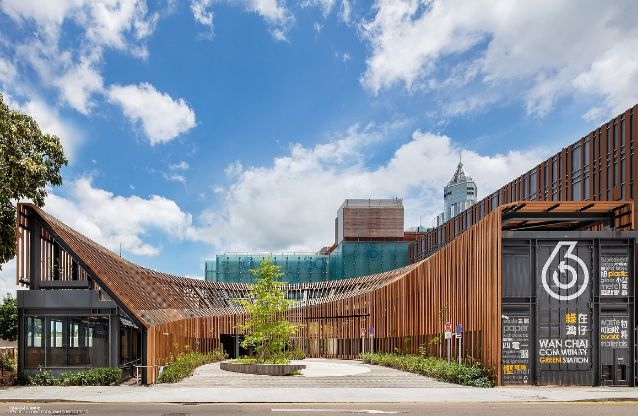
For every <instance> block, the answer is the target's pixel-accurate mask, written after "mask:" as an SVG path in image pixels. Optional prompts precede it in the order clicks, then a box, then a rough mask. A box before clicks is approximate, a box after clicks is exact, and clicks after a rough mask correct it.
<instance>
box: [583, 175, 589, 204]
mask: <svg viewBox="0 0 638 416" xmlns="http://www.w3.org/2000/svg"><path fill="white" fill-rule="evenodd" d="M583 188H584V189H583V196H584V198H583V199H584V200H585V201H587V200H589V177H585V179H584V180H583Z"/></svg>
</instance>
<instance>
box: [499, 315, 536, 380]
mask: <svg viewBox="0 0 638 416" xmlns="http://www.w3.org/2000/svg"><path fill="white" fill-rule="evenodd" d="M501 325H502V334H503V348H502V349H501V362H502V363H503V377H502V380H503V384H506V385H507V384H531V381H530V378H531V377H530V371H531V360H530V357H529V350H530V318H529V316H519V317H506V318H505V317H504V318H503V320H502V321H501Z"/></svg>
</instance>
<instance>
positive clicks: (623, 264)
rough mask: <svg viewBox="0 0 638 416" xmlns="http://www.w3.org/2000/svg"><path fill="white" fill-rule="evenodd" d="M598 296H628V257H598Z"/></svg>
mask: <svg viewBox="0 0 638 416" xmlns="http://www.w3.org/2000/svg"><path fill="white" fill-rule="evenodd" d="M599 287H600V296H628V295H629V257H628V256H605V255H601V256H600V286H599Z"/></svg>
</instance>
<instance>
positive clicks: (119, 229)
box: [46, 177, 201, 256]
mask: <svg viewBox="0 0 638 416" xmlns="http://www.w3.org/2000/svg"><path fill="white" fill-rule="evenodd" d="M66 187H67V188H68V189H69V191H70V193H69V196H68V197H67V198H63V197H61V196H58V195H56V194H55V193H53V192H51V193H49V196H48V197H47V199H46V211H47V212H48V213H50V214H51V215H53V216H54V217H56V218H58V219H59V220H60V221H62V222H64V223H65V224H67V225H69V226H70V227H72V228H74V229H75V230H77V231H79V232H80V233H82V234H84V235H85V236H87V237H88V238H90V239H92V240H94V241H96V242H98V243H99V244H102V245H103V246H105V247H106V248H108V249H110V250H113V251H117V250H118V249H119V247H120V244H122V249H123V250H126V251H128V252H130V253H133V254H135V255H140V256H156V255H158V254H159V253H160V252H161V250H162V245H161V243H157V244H155V245H153V244H150V243H148V242H146V241H145V236H146V235H147V234H148V233H150V232H152V231H159V232H161V233H163V234H164V235H166V236H167V237H168V238H171V239H174V240H176V241H182V240H197V239H198V238H199V237H198V236H200V235H201V234H200V233H199V232H198V231H197V230H196V229H195V227H194V226H193V223H192V216H191V215H190V214H188V213H185V212H183V211H182V210H181V209H180V208H179V207H178V206H177V204H176V203H175V202H174V201H172V200H170V199H167V198H164V197H161V196H157V195H152V196H150V197H149V198H147V199H144V198H141V197H139V196H136V195H133V196H130V197H128V198H127V197H123V196H117V195H114V194H113V193H111V192H107V191H105V190H102V189H98V188H95V187H94V186H93V184H92V178H90V177H83V178H80V179H77V180H75V181H71V182H70V183H68V184H67V185H66Z"/></svg>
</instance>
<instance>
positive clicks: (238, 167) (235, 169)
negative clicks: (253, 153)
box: [224, 160, 244, 178]
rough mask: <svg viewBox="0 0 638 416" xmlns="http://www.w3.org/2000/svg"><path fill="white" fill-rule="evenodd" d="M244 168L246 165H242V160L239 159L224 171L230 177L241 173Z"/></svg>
mask: <svg viewBox="0 0 638 416" xmlns="http://www.w3.org/2000/svg"><path fill="white" fill-rule="evenodd" d="M243 169H244V167H243V166H242V164H241V162H240V161H239V160H237V161H235V162H233V163H231V164H229V165H228V166H227V167H226V169H224V173H225V174H226V176H228V177H229V178H232V177H235V176H238V175H239V174H241V172H242V170H243Z"/></svg>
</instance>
